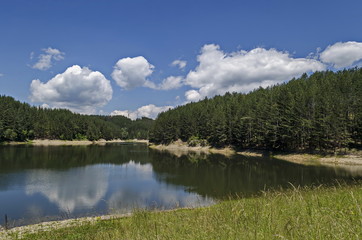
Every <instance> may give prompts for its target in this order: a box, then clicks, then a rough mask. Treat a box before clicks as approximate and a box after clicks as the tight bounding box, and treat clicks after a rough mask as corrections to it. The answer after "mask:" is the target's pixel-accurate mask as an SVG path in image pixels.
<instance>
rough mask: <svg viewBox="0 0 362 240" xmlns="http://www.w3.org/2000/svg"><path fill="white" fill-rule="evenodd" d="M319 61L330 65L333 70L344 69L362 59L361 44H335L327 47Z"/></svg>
mask: <svg viewBox="0 0 362 240" xmlns="http://www.w3.org/2000/svg"><path fill="white" fill-rule="evenodd" d="M320 59H321V60H322V61H323V62H325V63H329V64H332V65H333V66H334V67H335V68H344V67H348V66H351V65H352V64H353V63H355V62H357V61H359V60H361V59H362V43H360V42H352V41H350V42H344V43H343V42H337V43H335V44H333V45H329V46H328V47H327V48H326V49H325V50H324V51H323V52H322V53H321V54H320Z"/></svg>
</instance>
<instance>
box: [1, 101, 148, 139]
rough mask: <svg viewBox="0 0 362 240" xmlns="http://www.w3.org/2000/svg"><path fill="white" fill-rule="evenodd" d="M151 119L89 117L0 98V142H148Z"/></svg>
mask: <svg viewBox="0 0 362 240" xmlns="http://www.w3.org/2000/svg"><path fill="white" fill-rule="evenodd" d="M152 123H153V120H152V119H149V118H142V119H137V120H135V121H132V120H131V119H129V118H126V117H123V116H89V115H81V114H75V113H72V112H71V111H69V110H65V109H45V108H39V107H32V106H30V105H29V104H27V103H21V102H19V101H16V100H14V99H13V98H12V97H8V96H0V142H2V141H24V140H27V139H35V138H37V139H42V138H46V139H63V140H75V139H77V140H83V139H84V140H85V139H88V140H91V141H93V140H98V139H106V140H111V139H117V138H120V139H133V138H138V139H148V134H149V129H150V127H151V125H152Z"/></svg>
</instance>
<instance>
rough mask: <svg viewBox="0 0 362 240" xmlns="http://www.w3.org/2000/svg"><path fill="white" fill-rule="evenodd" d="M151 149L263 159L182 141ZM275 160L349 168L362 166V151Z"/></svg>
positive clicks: (288, 155)
mask: <svg viewBox="0 0 362 240" xmlns="http://www.w3.org/2000/svg"><path fill="white" fill-rule="evenodd" d="M150 148H152V149H157V150H160V151H168V152H170V153H172V154H174V155H176V156H182V155H187V154H189V153H190V152H193V153H196V154H210V153H217V154H222V155H225V156H232V155H235V154H238V155H243V156H248V157H262V156H263V153H262V152H261V151H260V152H258V151H251V150H250V151H249V150H245V151H235V150H234V149H232V148H230V147H227V148H221V149H215V148H211V147H209V146H208V147H189V146H187V143H185V142H182V141H175V142H173V143H171V144H169V145H152V144H151V145H150ZM272 157H273V158H276V159H280V160H284V161H289V162H293V163H298V164H303V165H325V166H335V165H348V166H357V165H358V166H362V151H354V152H353V153H349V154H345V155H337V156H319V155H313V154H302V153H301V154H299V153H298V154H296V153H286V154H277V155H273V156H272Z"/></svg>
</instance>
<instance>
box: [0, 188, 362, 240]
mask: <svg viewBox="0 0 362 240" xmlns="http://www.w3.org/2000/svg"><path fill="white" fill-rule="evenodd" d="M360 187H361V182H355V183H354V184H351V185H346V184H343V183H342V184H339V185H338V186H335V187H328V186H318V187H317V186H315V187H312V188H311V187H304V188H299V187H298V188H294V189H289V190H280V191H276V192H274V191H268V192H264V193H263V194H262V195H260V196H254V197H251V198H238V199H235V200H225V201H221V202H218V203H216V204H215V205H212V206H208V207H196V208H178V209H172V210H161V211H149V210H141V211H137V210H136V211H135V212H133V213H129V214H123V215H122V214H119V215H103V216H98V217H85V218H78V219H66V220H62V221H53V222H44V223H39V224H34V225H28V226H23V227H15V228H11V229H9V230H5V229H1V228H0V239H23V238H26V239H28V238H29V239H38V238H42V239H49V240H50V239H51V240H54V239H65V238H67V239H68V238H69V239H70V238H71V239H123V238H125V239H136V238H137V239H145V238H149V236H159V238H160V239H163V238H170V239H173V238H174V239H185V238H186V239H198V238H200V236H204V237H201V238H211V239H218V238H222V239H224V238H225V239H228V238H230V236H245V239H252V238H255V236H256V235H255V231H258V232H257V234H258V236H266V238H268V239H269V238H270V239H271V238H275V236H276V234H278V235H280V236H286V237H288V236H291V235H293V236H297V238H298V239H299V238H303V237H305V233H306V232H307V233H308V234H307V235H308V236H309V235H311V234H313V236H321V234H322V235H323V236H331V235H327V234H330V233H331V232H330V231H333V232H332V234H333V236H335V238H333V239H341V237H342V238H343V237H346V236H347V233H349V236H347V238H348V239H350V238H351V237H352V238H353V237H355V236H357V235H356V233H357V234H359V233H361V231H360V229H359V223H360V216H361V213H360V211H359V208H358V206H357V205H358V204H357V203H358V202H359V201H360V200H361V199H362V196H361V191H360ZM336 204H337V206H336ZM356 204H357V205H356ZM356 206H357V208H356ZM311 211H312V212H313V214H310V212H311ZM326 212H328V216H329V217H326ZM270 216H274V217H273V218H270ZM255 219H258V221H257V222H255ZM336 219H337V220H338V221H341V222H343V223H345V224H337V225H336V224H335V222H336ZM291 222H292V223H293V224H295V225H293V227H292V228H286V227H285V226H286V225H287V224H290V223H291ZM185 223H186V224H185ZM306 223H307V224H306ZM316 223H317V224H316ZM240 226H246V228H240ZM270 226H273V228H272V229H271V228H270ZM225 231H228V232H225ZM290 231H294V232H292V233H291V232H290ZM308 231H313V232H308ZM321 231H323V232H321ZM156 233H157V235H156ZM205 233H206V235H205ZM223 233H225V234H224V235H220V234H223ZM190 234H191V235H190ZM203 234H204V235H203ZM297 234H298V235H297ZM327 238H328V237H327ZM243 239H244V238H243Z"/></svg>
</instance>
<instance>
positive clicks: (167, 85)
mask: <svg viewBox="0 0 362 240" xmlns="http://www.w3.org/2000/svg"><path fill="white" fill-rule="evenodd" d="M183 80H184V79H183V77H181V76H177V77H175V76H170V77H167V78H166V79H164V80H163V81H162V83H161V84H159V86H158V87H157V89H160V90H171V89H176V88H180V87H181V86H182V85H183Z"/></svg>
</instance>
